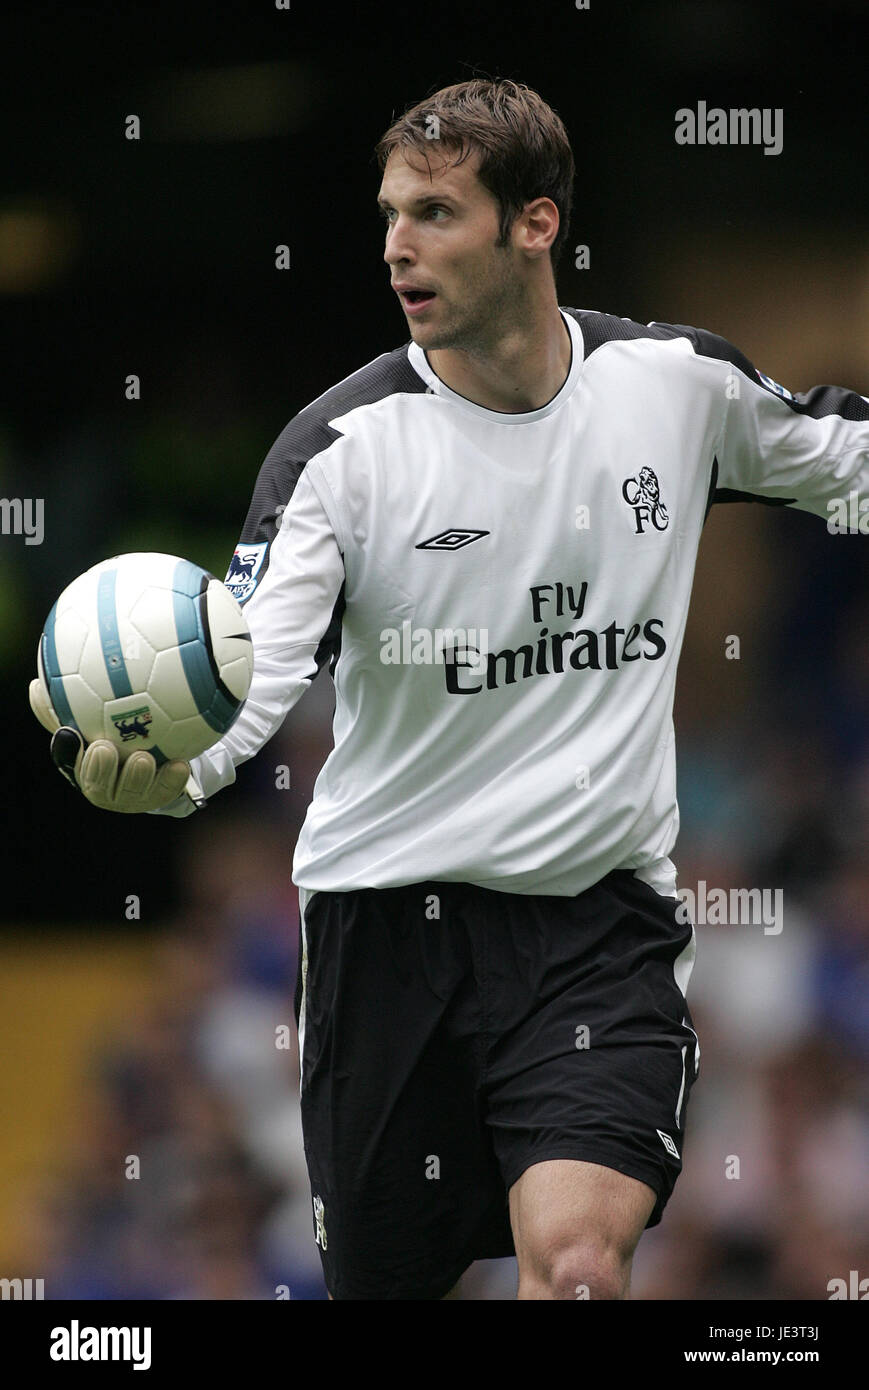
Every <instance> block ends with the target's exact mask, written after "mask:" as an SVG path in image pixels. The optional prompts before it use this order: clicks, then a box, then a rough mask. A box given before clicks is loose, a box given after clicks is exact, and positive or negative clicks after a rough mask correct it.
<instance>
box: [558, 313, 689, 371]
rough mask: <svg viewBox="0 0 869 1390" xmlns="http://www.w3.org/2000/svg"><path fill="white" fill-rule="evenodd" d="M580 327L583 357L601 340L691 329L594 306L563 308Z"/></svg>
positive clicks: (621, 340) (682, 332)
mask: <svg viewBox="0 0 869 1390" xmlns="http://www.w3.org/2000/svg"><path fill="white" fill-rule="evenodd" d="M564 312H565V314H570V316H571V318H574V319H576V322H577V323H578V324H579V326H580V328H581V329H582V343H583V349H584V354H585V361H588V359H589V357H590V356H591V354H592V353H593V352H595V351H596V350H597V349H598V348H599V347H603V345H604V343H624V342H628V341H629V340H630V339H632V338H658V339H663V338H679V337H684V336H686V335H687V336H690V335H691V333H692V332H693V331H694V330H693V329H690V328H682V327H681V326H680V325H679V324H672V323H637V322H635V320H634V319H620V318H619V317H618V315H617V314H601V313H598V312H597V310H594V309H567V308H565V309H564Z"/></svg>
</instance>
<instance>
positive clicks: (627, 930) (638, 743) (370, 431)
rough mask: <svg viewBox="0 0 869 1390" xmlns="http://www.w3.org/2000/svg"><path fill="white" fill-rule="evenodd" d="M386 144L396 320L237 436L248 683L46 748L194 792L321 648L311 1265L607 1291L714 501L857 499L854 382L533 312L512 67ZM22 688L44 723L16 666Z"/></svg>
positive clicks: (610, 1295)
mask: <svg viewBox="0 0 869 1390" xmlns="http://www.w3.org/2000/svg"><path fill="white" fill-rule="evenodd" d="M377 153H378V157H379V161H380V167H381V170H382V175H383V177H382V183H381V186H380V189H379V196H378V203H379V206H380V210H381V212H382V215H383V217H384V220H385V224H386V225H385V238H386V245H385V261H386V264H387V266H388V268H389V271H390V275H391V287H392V290H393V292H394V293H395V294H396V295H397V296H398V300H399V303H400V305H401V308H402V310H403V312H404V314H405V316H406V321H407V325H408V329H409V332H410V341H409V342H405V343H404V344H403V345H402V346H401V347H398V348H396V349H394V350H393V351H391V352H385V353H384V354H383V355H382V356H380V357H378V358H376V359H375V360H374V361H373V362H370V363H369V364H368V365H367V366H364V367H362V368H360V370H359V371H357V372H354V373H353V374H352V375H351V376H349V377H347V378H346V379H345V380H344V381H341V382H340V383H339V384H338V385H336V386H333V387H332V388H331V389H330V390H328V391H326V392H325V394H324V395H322V396H320V397H319V398H318V399H317V400H315V401H313V402H312V403H311V404H310V405H308V406H307V407H306V408H305V409H304V410H302V411H301V412H300V413H299V414H298V415H296V416H295V417H294V418H293V419H292V420H291V421H290V423H289V424H288V425H287V427H286V429H285V430H284V431H283V433H282V434H281V435H280V437H279V438H278V440H277V442H276V443H275V445H274V447H273V448H272V450H271V451H270V453H269V454H268V456H267V457H266V459H265V462H264V464H263V466H262V469H261V471H260V474H259V478H258V480H257V483H256V486H255V488H254V492H253V500H252V503H251V506H250V510H249V512H248V515H247V519H246V521H245V524H244V527H243V529H242V533H241V543H240V545H239V546H238V548H237V550H236V552H235V555H234V557H233V560H232V563H231V565H230V569H229V573H228V575H227V579H226V582H227V584H228V585H229V586H230V588H231V590H232V591H233V592H234V593H235V594H236V596H237V597H238V598H239V600H240V601H241V602H242V603H243V604H244V608H245V613H246V616H247V620H248V623H249V626H250V630H251V633H252V637H253V643H254V656H255V670H254V676H253V684H252V686H251V690H250V695H249V697H248V700H247V703H246V705H245V707H244V709H243V712H242V714H241V715H240V717H239V718H238V720H237V722H236V723H235V724H234V725H233V727H232V729H231V730H230V731H229V732H228V733H227V734H226V735H225V736H224V738H222V739H221V741H220V742H219V743H217V744H216V745H215V746H214V747H213V748H212V749H210V750H209V751H208V752H207V753H205V754H203V755H202V756H201V757H198V758H196V759H194V760H193V762H192V765H191V766H189V767H188V765H187V764H186V763H183V762H182V763H176V764H170V765H169V766H168V767H166V768H163V769H161V770H160V772H159V773H156V770H155V767H154V764H153V760H152V759H150V755H148V754H144V753H142V754H134V755H133V756H132V757H131V758H129V759H128V761H127V762H126V764H125V765H124V767H123V769H122V770H121V772H120V774H118V767H117V754H116V752H115V750H114V749H113V748H112V747H111V746H110V745H109V744H107V743H102V742H99V743H94V744H92V745H91V747H90V748H88V749H87V750H85V748H84V747H83V744H82V740H81V738H80V737H79V735H78V734H77V733H76V732H75V731H74V730H70V729H66V730H60V731H58V732H56V733H55V734H54V737H53V740H52V755H53V757H54V759H55V761H56V762H57V763H58V765H59V766H60V767H61V770H63V771H65V773H66V775H67V776H68V777H69V778H70V779H71V780H74V781H75V782H76V784H77V785H80V786H81V788H82V790H83V791H84V793H85V795H87V796H88V797H89V798H90V799H91V800H92V801H93V802H94V803H95V804H97V805H100V806H104V807H108V808H109V809H115V810H120V811H136V810H144V811H161V812H167V813H169V814H171V815H186V814H189V813H192V812H194V811H195V810H196V808H197V806H201V805H202V804H203V803H204V802H205V801H207V800H209V799H210V798H211V797H212V796H214V794H215V793H216V792H217V791H218V790H219V789H220V788H221V787H225V786H227V785H228V784H230V783H231V782H232V781H233V780H234V778H235V768H236V767H237V766H238V764H239V763H241V762H243V761H244V760H245V759H247V758H250V757H252V756H253V755H254V754H255V753H256V752H257V750H258V749H260V748H261V747H262V746H263V744H264V743H265V742H266V741H267V740H268V739H269V738H270V737H271V736H272V735H273V734H274V733H275V731H276V730H277V729H278V728H279V727H280V725H281V723H282V722H283V720H284V718H285V716H286V714H287V711H288V710H289V709H290V708H291V707H292V705H293V704H294V703H295V702H296V700H298V699H299V697H300V696H301V695H302V694H303V693H304V691H305V690H306V689H307V688H308V686H309V685H310V683H311V681H312V680H313V678H314V676H315V674H316V673H317V672H318V670H319V669H320V668H321V667H322V666H323V665H324V664H325V663H327V662H328V663H329V669H330V672H331V675H332V678H333V680H334V684H335V691H336V708H335V719H334V740H335V746H334V748H333V750H332V751H331V753H330V754H329V757H328V759H327V761H326V763H325V765H324V767H323V769H322V771H321V772H320V775H319V777H318V779H317V782H316V786H315V789H314V796H313V800H312V803H311V806H310V807H309V810H308V814H307V818H306V820H305V824H304V827H303V829H302V831H301V834H300V836H299V841H298V844H297V846H296V852H295V858H294V865H293V877H294V881H295V882H296V884H297V885H298V888H299V902H300V924H299V925H300V970H299V979H298V983H297V988H296V1000H295V1006H296V1018H297V1022H298V1025H299V1039H300V1057H301V1106H302V1120H303V1128H304V1138H305V1151H306V1158H307V1163H308V1170H309V1174H310V1178H311V1184H312V1192H313V1207H314V1210H313V1213H312V1231H313V1235H314V1238H315V1240H316V1241H317V1243H318V1245H319V1247H320V1255H321V1258H322V1263H323V1268H324V1274H325V1279H326V1284H327V1287H328V1290H329V1293H330V1295H331V1296H332V1297H333V1298H336V1299H377V1298H386V1299H435V1298H440V1297H444V1296H445V1295H446V1294H447V1293H448V1291H449V1290H450V1289H451V1288H452V1286H453V1285H454V1284H455V1283H456V1281H457V1280H458V1279H459V1277H460V1276H461V1274H462V1272H463V1270H465V1269H466V1268H467V1266H468V1265H469V1264H470V1263H471V1261H473V1260H475V1259H478V1258H486V1257H497V1256H505V1255H509V1254H512V1253H513V1252H514V1250H515V1253H516V1255H517V1257H518V1268H519V1297H520V1298H522V1299H576V1298H584V1297H591V1298H595V1299H600V1298H604V1299H619V1298H624V1297H627V1295H628V1291H629V1285H630V1270H631V1261H632V1257H633V1252H634V1249H635V1247H636V1245H637V1242H638V1240H639V1238H640V1235H641V1234H642V1232H643V1230H644V1229H645V1228H646V1227H649V1226H654V1225H656V1224H657V1223H658V1222H659V1221H660V1220H661V1215H662V1212H663V1210H664V1207H665V1205H666V1202H667V1200H668V1198H669V1196H670V1193H671V1192H672V1190H673V1185H674V1183H675V1181H676V1178H677V1176H678V1174H679V1171H680V1168H681V1155H682V1147H683V1143H684V1137H685V1122H686V1111H687V1104H688V1097H689V1093H690V1091H691V1087H692V1084H693V1082H694V1080H695V1077H696V1075H697V1071H698V1061H699V1045H698V1041H697V1037H696V1034H695V1032H694V1029H693V1026H692V1021H691V1015H690V1011H689V1008H688V1005H687V1003H686V998H685V994H686V988H687V984H688V979H689V976H690V973H691V969H692V965H693V960H694V950H695V939H694V929H693V926H692V925H691V923H690V922H684V921H682V920H681V913H680V912H679V911H678V908H679V900H678V899H677V898H676V871H675V867H674V865H673V863H672V861H671V859H670V858H669V855H670V852H671V850H672V849H673V846H674V842H675V839H676V834H677V830H678V810H677V803H676V783H675V757H674V733H673V722H672V708H673V695H674V686H675V680H676V666H677V661H678V657H679V651H680V647H681V643H682V636H683V633H684V629H685V620H686V616H687V612H688V602H689V595H690V592H691V585H692V578H693V571H694V563H695V556H696V551H697V546H698V542H699V539H700V534H701V531H702V528H703V523H704V521H705V518H706V515H707V513H708V511H709V508H710V506H711V505H712V504H713V503H714V502H733V501H737V500H745V501H755V502H765V503H768V504H771V505H778V506H795V507H798V508H802V509H803V510H806V511H810V512H814V513H816V514H817V515H819V516H825V515H826V514H827V504H828V503H829V502H832V501H834V500H835V499H840V498H842V497H844V496H847V495H848V493H849V491H850V490H851V489H854V488H857V489H859V490H860V491H861V492H865V491H866V490H867V489H869V402H867V399H866V398H864V397H863V396H860V395H857V394H855V393H853V392H850V391H847V390H843V389H839V388H836V387H815V388H814V389H812V390H810V391H808V392H806V393H804V394H798V395H792V394H791V393H790V392H788V391H786V390H785V389H784V388H782V387H781V386H778V385H777V384H776V383H775V382H773V381H771V380H770V379H769V378H768V377H766V376H764V375H763V374H762V373H760V372H758V371H756V370H755V368H754V367H753V365H752V364H751V362H749V361H748V360H747V359H746V357H744V356H743V354H742V353H741V352H739V351H738V350H737V349H736V348H734V347H732V346H731V345H730V344H729V343H728V342H726V341H725V340H724V339H722V338H720V337H717V336H716V335H715V334H712V333H709V332H706V331H704V330H702V329H696V328H689V327H684V326H681V325H674V324H668V323H651V324H648V325H644V324H642V323H638V322H633V321H632V320H630V319H625V318H618V317H613V316H611V315H609V314H605V313H598V312H592V311H590V310H577V309H570V308H562V307H560V306H559V304H558V298H557V293H556V284H555V278H554V271H555V267H556V265H557V262H558V258H559V255H560V253H561V251H562V250H563V247H564V245H565V241H566V238H567V235H568V221H569V215H570V207H571V192H572V182H573V177H574V165H573V159H572V156H571V151H570V146H569V143H568V139H567V135H566V132H565V130H564V127H563V124H562V122H561V120H560V119H559V118H558V116H557V115H556V114H555V113H554V112H553V111H552V110H551V109H550V107H549V106H548V105H547V104H546V103H545V102H544V101H543V100H542V99H541V98H540V97H539V96H538V95H537V94H536V93H535V92H533V91H530V90H529V89H527V88H526V87H524V86H522V85H520V84H517V83H515V82H512V81H488V80H482V79H475V80H472V81H469V82H462V83H459V84H457V85H455V86H451V87H447V88H445V89H444V90H442V91H440V92H438V93H437V94H436V95H434V96H432V97H430V98H428V99H427V100H425V101H423V102H421V103H420V104H419V105H417V106H415V107H413V108H412V109H411V110H409V111H408V112H407V113H406V114H405V115H404V116H402V117H401V118H400V119H398V120H397V121H395V123H394V124H393V125H392V126H391V127H390V129H389V130H388V131H387V132H386V134H385V135H384V136H383V138H382V139H381V141H380V142H379V144H378V147H377ZM35 708H36V712H37V714H38V715H39V717H40V718H41V719H42V721H43V723H45V724H46V727H48V728H51V729H56V728H57V719H56V716H54V715H53V713H52V712H51V711H50V710H47V709H46V708H45V707H44V705H43V704H42V703H41V697H39V695H38V687H37V695H36V705H35ZM155 773H156V775H155ZM188 779H189V780H188Z"/></svg>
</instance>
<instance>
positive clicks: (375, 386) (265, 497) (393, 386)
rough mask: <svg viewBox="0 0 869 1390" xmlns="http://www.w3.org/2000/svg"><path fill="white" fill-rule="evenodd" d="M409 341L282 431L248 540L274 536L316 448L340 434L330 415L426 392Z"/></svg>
mask: <svg viewBox="0 0 869 1390" xmlns="http://www.w3.org/2000/svg"><path fill="white" fill-rule="evenodd" d="M407 348H408V344H407V343H405V344H404V345H403V346H402V347H400V348H396V349H395V350H394V351H393V352H385V353H383V355H382V356H381V357H376V358H375V359H374V361H373V362H369V363H368V364H367V365H366V366H364V367H360V369H359V371H358V372H353V373H352V375H351V376H348V377H345V378H344V380H343V381H339V382H338V383H337V384H336V385H335V386H332V387H330V388H329V390H328V391H325V392H324V393H323V395H322V396H318V397H317V399H316V400H315V401H312V402H311V404H310V405H306V406H305V408H304V410H300V411H299V413H298V415H294V416H293V418H292V420H291V421H290V422H289V424H288V425H287V426H286V427H285V428H284V429H283V430H282V431H281V433H280V434H279V435H278V437H277V439H276V440H275V442H274V444H273V445H272V447H271V449H270V450H269V452H268V453H267V454H266V457H265V460H264V461H263V465H262V467H261V468H260V471H259V477H258V478H257V480H256V485H255V487H254V490H253V498H252V500H251V504H250V509H249V510H248V514H247V517H246V519H245V523H244V526H243V528H242V532H241V539H242V541H244V542H245V543H247V544H252V543H256V542H259V541H264V540H268V541H272V540H274V537H275V534H276V532H277V527H278V524H279V521H280V518H281V516H282V514H283V511H284V508H285V507H286V506H287V503H288V502H289V500H290V498H291V497H292V495H293V492H294V490H295V487H296V484H297V483H298V481H299V478H300V477H301V473H302V469H303V468H304V467H305V464H306V463H307V462H308V460H309V459H311V458H313V457H314V455H315V454H320V453H322V452H323V451H324V450H325V449H328V448H329V446H330V444H334V442H335V440H336V439H338V438H339V431H338V430H336V429H333V428H332V426H331V425H330V424H329V421H330V420H331V419H333V418H334V417H335V416H337V415H346V414H347V412H348V411H350V410H355V409H356V407H357V406H360V405H372V404H373V403H374V402H375V401H379V400H382V399H383V398H384V397H385V396H391V395H394V394H396V393H399V392H411V391H412V392H419V391H421V392H423V393H424V392H425V389H426V386H425V382H424V381H423V380H422V379H421V378H420V377H419V376H418V375H417V373H416V372H415V371H414V370H413V367H412V366H411V365H410V363H409V361H408V358H407Z"/></svg>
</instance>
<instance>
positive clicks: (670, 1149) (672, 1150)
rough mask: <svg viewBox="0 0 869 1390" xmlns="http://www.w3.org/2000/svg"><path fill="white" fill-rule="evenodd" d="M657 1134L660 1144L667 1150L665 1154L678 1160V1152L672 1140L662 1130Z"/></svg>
mask: <svg viewBox="0 0 869 1390" xmlns="http://www.w3.org/2000/svg"><path fill="white" fill-rule="evenodd" d="M657 1134H658V1138H659V1139H660V1141H661V1143H662V1144H663V1145H664V1148H665V1149H666V1150H667V1153H668V1154H672V1155H673V1157H674V1158H678V1157H679V1150H678V1149H677V1148H676V1145H675V1144H674V1143H673V1140H672V1139H671V1138H670V1136H669V1134H665V1133H664V1131H663V1130H662V1129H659V1130H658V1131H657Z"/></svg>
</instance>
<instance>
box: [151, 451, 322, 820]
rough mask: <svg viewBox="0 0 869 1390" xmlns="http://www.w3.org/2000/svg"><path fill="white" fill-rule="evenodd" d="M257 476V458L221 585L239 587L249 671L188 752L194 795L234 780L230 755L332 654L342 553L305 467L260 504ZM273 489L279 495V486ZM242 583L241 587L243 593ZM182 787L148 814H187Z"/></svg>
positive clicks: (247, 745)
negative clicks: (220, 721) (223, 714)
mask: <svg viewBox="0 0 869 1390" xmlns="http://www.w3.org/2000/svg"><path fill="white" fill-rule="evenodd" d="M265 475H266V465H264V466H263V472H262V473H261V475H260V479H259V481H258V484H257V490H256V491H255V493H254V503H252V506H251V512H250V513H249V514H248V519H247V521H246V523H245V527H244V530H243V532H242V542H241V543H240V545H239V546H238V548H237V550H236V556H241V557H242V563H241V565H236V567H235V568H234V569H233V568H231V569H230V573H229V574H228V575H227V583H229V584H230V587H231V588H232V587H235V588H237V589H238V590H239V593H240V595H241V597H240V601H241V602H242V607H243V608H244V614H245V618H246V620H247V624H248V627H249V629H250V634H251V638H252V640H253V659H254V665H253V679H252V681H251V686H250V691H249V693H248V697H247V700H246V701H245V704H244V707H243V708H242V711H241V713H240V715H239V716H238V718H237V719H236V720H235V722H234V724H233V725H232V727H231V728H230V729H229V730H228V731H227V733H226V734H224V736H223V738H222V739H221V740H220V741H219V742H218V743H216V744H214V745H213V747H211V748H209V749H208V751H207V752H205V753H203V754H201V755H200V756H199V757H198V758H193V759H191V762H190V770H191V775H192V777H193V779H195V782H196V783H197V784H198V788H199V791H200V793H201V797H202V799H203V800H204V801H207V800H208V798H209V797H212V796H213V795H214V794H215V792H217V791H219V790H220V788H221V787H225V786H228V785H229V784H230V783H232V782H234V781H235V769H236V767H237V766H238V765H239V763H243V762H246V761H247V759H248V758H252V757H253V756H254V754H255V753H257V752H259V750H260V748H262V746H263V745H264V744H265V743H267V742H268V740H269V739H270V738H271V737H272V735H273V734H275V733H276V732H277V730H278V729H279V728H280V726H281V724H282V723H283V722H284V719H285V718H286V716H287V714H288V712H289V710H290V709H291V708H292V707H293V705H294V704H295V703H296V701H297V700H298V699H299V698H300V697H301V696H302V695H303V694H304V692H305V691H306V690H307V689H308V687H309V686H310V684H311V682H312V681H313V679H314V677H315V676H316V675H317V672H318V671H319V670H320V667H321V666H322V665H323V664H324V663H325V661H326V660H327V659H328V658H329V657H330V656H334V655H335V652H336V651H337V644H338V640H339V637H340V626H341V612H342V610H343V590H344V561H343V556H342V554H341V549H340V545H339V541H338V538H337V537H336V534H335V531H334V529H333V525H332V522H331V521H330V519H329V517H328V515H327V513H326V511H325V509H324V507H323V504H322V502H321V500H320V496H319V495H318V492H317V490H316V489H315V487H314V486H313V484H312V474H311V471H310V468H304V469H302V471H301V472H300V473H299V474H298V481H297V482H296V484H295V488H294V490H293V492H292V495H291V497H290V499H289V501H287V500H286V493H284V494H283V501H276V502H274V504H273V505H272V504H271V503H270V502H269V503H268V504H267V506H268V507H269V508H270V510H266V511H265V513H263V495H264V488H265V485H266V476H265ZM274 495H275V496H276V497H278V496H280V488H279V486H278V490H277V491H275V493H274ZM250 557H252V560H251V558H250ZM249 571H250V573H249ZM260 575H262V578H260V577H259V576H260ZM233 581H235V582H234V583H233ZM247 588H250V589H251V592H250V593H249V594H248V595H247V597H245V595H244V590H245V589H247ZM190 791H191V789H190V787H189V786H188V788H187V790H186V792H185V794H184V795H183V796H181V797H179V798H178V799H177V800H175V801H172V802H170V803H169V804H168V805H167V806H163V807H161V808H159V810H157V811H153V812H151V814H153V815H171V816H187V815H190V814H191V813H192V812H193V811H194V810H195V809H197V806H196V801H195V800H193V799H192V797H191V794H190Z"/></svg>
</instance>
